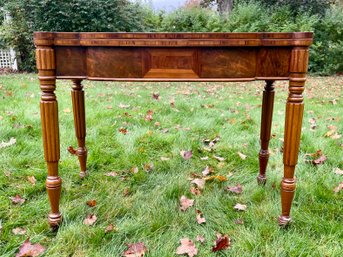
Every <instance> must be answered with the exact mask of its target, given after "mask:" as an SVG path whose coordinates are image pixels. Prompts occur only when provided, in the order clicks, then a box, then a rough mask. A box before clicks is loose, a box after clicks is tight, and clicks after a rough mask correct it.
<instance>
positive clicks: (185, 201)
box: [180, 195, 194, 211]
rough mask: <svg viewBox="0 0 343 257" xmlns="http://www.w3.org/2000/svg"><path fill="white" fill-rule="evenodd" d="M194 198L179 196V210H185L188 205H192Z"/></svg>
mask: <svg viewBox="0 0 343 257" xmlns="http://www.w3.org/2000/svg"><path fill="white" fill-rule="evenodd" d="M193 204H194V200H193V199H188V198H187V197H186V196H184V195H183V196H181V198H180V210H181V211H186V210H187V209H188V208H189V207H191V206H193Z"/></svg>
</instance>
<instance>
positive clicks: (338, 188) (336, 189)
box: [333, 182, 343, 193]
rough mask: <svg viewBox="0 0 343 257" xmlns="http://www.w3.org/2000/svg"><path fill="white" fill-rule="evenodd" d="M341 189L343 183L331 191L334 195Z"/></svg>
mask: <svg viewBox="0 0 343 257" xmlns="http://www.w3.org/2000/svg"><path fill="white" fill-rule="evenodd" d="M342 189H343V182H341V183H339V185H338V186H336V187H335V188H334V189H333V191H334V192H335V193H338V192H339V191H341V190H342Z"/></svg>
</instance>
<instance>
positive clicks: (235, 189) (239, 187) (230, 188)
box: [225, 183, 243, 194]
mask: <svg viewBox="0 0 343 257" xmlns="http://www.w3.org/2000/svg"><path fill="white" fill-rule="evenodd" d="M225 189H226V190H227V191H230V192H232V193H235V194H241V193H242V192H243V187H242V185H241V184H239V183H238V184H237V185H235V186H228V187H226V188H225Z"/></svg>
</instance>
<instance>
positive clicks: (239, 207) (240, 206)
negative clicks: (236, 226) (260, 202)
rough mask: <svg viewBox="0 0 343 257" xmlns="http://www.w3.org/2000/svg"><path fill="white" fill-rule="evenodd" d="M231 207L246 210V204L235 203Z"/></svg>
mask: <svg viewBox="0 0 343 257" xmlns="http://www.w3.org/2000/svg"><path fill="white" fill-rule="evenodd" d="M233 208H234V209H235V210H237V211H246V209H247V206H246V205H245V204H240V203H236V205H235V206H234V207H233Z"/></svg>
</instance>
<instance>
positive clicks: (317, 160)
mask: <svg viewBox="0 0 343 257" xmlns="http://www.w3.org/2000/svg"><path fill="white" fill-rule="evenodd" d="M305 157H311V159H312V160H311V159H310V160H309V159H306V160H305V161H306V162H310V163H312V164H314V165H320V164H323V163H324V162H325V161H326V160H327V158H326V156H325V155H324V154H323V152H322V150H317V152H315V153H313V154H305Z"/></svg>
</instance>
